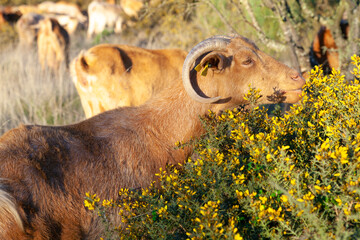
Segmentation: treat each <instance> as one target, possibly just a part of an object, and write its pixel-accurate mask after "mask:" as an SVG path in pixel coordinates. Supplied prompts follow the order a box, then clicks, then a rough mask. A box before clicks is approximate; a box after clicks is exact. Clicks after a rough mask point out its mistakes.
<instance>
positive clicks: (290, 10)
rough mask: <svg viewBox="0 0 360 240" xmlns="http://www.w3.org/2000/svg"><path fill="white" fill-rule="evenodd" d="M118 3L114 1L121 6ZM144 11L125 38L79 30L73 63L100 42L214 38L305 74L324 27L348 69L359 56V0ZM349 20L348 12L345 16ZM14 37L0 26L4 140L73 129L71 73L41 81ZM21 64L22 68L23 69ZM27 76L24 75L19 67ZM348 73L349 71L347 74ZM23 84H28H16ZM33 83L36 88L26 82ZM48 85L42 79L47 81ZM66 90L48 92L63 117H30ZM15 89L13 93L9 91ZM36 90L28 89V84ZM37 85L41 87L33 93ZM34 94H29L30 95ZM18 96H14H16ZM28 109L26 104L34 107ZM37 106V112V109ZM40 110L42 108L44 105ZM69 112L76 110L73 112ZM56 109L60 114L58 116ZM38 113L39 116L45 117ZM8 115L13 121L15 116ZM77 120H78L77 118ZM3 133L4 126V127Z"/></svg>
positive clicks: (189, 4)
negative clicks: (25, 126) (40, 128)
mask: <svg viewBox="0 0 360 240" xmlns="http://www.w3.org/2000/svg"><path fill="white" fill-rule="evenodd" d="M67 1H68V2H72V3H76V4H78V5H79V6H80V7H81V9H82V10H83V11H84V12H86V9H87V6H88V4H89V3H90V2H91V0H67ZM120 1H121V0H115V2H116V3H117V4H119V3H120ZM40 2H43V1H42V0H0V6H18V5H22V4H26V5H36V4H38V3H40ZM143 3H144V7H143V9H142V10H141V12H140V14H139V18H138V19H137V20H136V21H135V22H134V23H133V24H131V25H130V24H129V26H128V27H127V28H125V30H124V31H123V32H122V33H121V34H114V33H113V32H112V31H111V30H110V31H109V30H107V31H104V32H103V33H102V34H98V35H97V36H95V37H94V38H93V39H90V40H88V39H86V29H81V30H78V31H77V32H76V33H75V34H74V35H72V36H71V46H70V58H71V59H73V58H74V57H75V56H77V55H78V54H79V52H80V51H81V50H83V49H88V48H90V47H92V46H94V45H96V44H100V43H118V44H131V45H137V46H140V47H146V48H170V47H176V48H181V49H184V50H190V49H191V48H192V47H193V46H194V45H195V44H197V43H198V42H200V41H201V40H203V39H205V38H207V37H210V36H212V35H217V34H232V33H235V34H240V35H243V36H245V37H248V38H250V39H252V40H254V42H255V43H256V44H257V45H258V46H259V48H260V49H261V50H263V51H264V52H267V53H268V54H269V55H272V56H274V57H275V58H277V59H278V60H280V61H282V62H284V63H285V64H287V65H289V66H291V67H294V68H296V69H298V70H299V71H301V72H308V71H309V70H310V69H311V66H310V61H309V52H310V47H311V43H312V41H313V39H314V37H315V35H316V33H317V32H318V30H319V28H320V26H322V25H325V26H327V27H328V28H329V29H330V30H331V33H332V34H333V36H334V39H335V42H336V44H337V46H338V47H339V50H338V51H339V54H340V61H341V66H342V69H343V70H346V69H347V66H348V65H349V64H348V63H349V61H350V56H351V55H352V54H354V53H358V52H359V51H358V49H359V38H360V37H359V35H360V33H359V29H360V26H359V18H360V13H359V4H360V3H359V1H355V0H320V1H315V0H279V1H277V0H252V1H249V0H226V1H225V0H143ZM344 13H346V14H345V15H344ZM344 16H345V17H346V18H347V20H348V21H349V25H350V31H349V36H348V38H347V39H344V38H342V35H341V30H340V27H339V23H340V21H341V19H342V18H343V17H344ZM17 42H18V37H17V32H16V30H15V27H14V26H13V25H11V24H10V25H6V24H5V25H1V27H0V59H1V60H0V76H1V78H0V84H1V86H2V87H1V88H0V91H1V93H0V94H1V95H0V101H2V103H1V108H0V133H2V132H4V131H6V130H7V129H8V128H11V127H15V126H17V125H18V124H19V123H38V124H68V123H71V122H74V121H78V120H81V119H83V118H84V114H83V112H82V109H81V107H80V104H78V103H77V104H70V105H69V104H68V102H71V103H74V102H76V101H77V102H79V99H78V96H77V94H76V91H75V89H74V86H73V85H72V82H71V77H70V74H69V72H68V71H67V70H66V69H64V71H63V73H62V80H61V81H60V80H59V78H58V77H54V76H52V75H41V74H39V72H40V71H41V70H40V68H39V66H38V64H36V61H37V60H36V61H35V59H36V54H37V53H36V52H35V51H34V52H32V53H31V54H30V55H29V53H26V52H23V51H21V50H20V51H18V49H17V47H16V46H17ZM23 64H24V65H23ZM20 67H21V68H22V69H27V70H24V71H19V68H20ZM344 73H346V71H344ZM19 79H23V80H22V82H19ZM29 79H31V81H30V80H29ZM44 79H45V80H44ZM44 81H45V82H50V83H51V82H54V83H55V82H56V84H58V83H60V82H61V84H63V85H62V86H63V87H61V88H64V89H67V90H66V91H65V90H61V92H59V86H57V85H56V84H54V85H53V86H52V87H51V88H48V89H47V92H50V91H54V92H52V94H50V95H51V96H58V95H59V94H64V95H65V96H66V97H64V98H63V97H60V98H59V99H63V101H65V102H61V103H60V102H59V103H58V105H52V106H51V108H50V109H49V111H54V112H64V113H63V114H62V117H63V118H61V119H58V121H53V120H54V119H57V118H59V115H57V117H55V118H50V119H52V120H51V121H49V117H48V116H46V115H48V113H46V114H45V113H44V114H37V115H30V114H28V113H29V112H39V111H38V110H35V109H36V108H40V109H42V108H43V106H42V105H43V102H48V101H49V100H48V99H46V98H45V99H44V100H42V101H40V99H42V98H43V97H46V95H45V94H41V90H39V89H41V88H42V86H45V85H44V84H43V82H44ZM9 84H13V85H14V86H12V87H9V88H8V89H12V90H11V91H10V90H8V89H5V87H4V86H6V85H9ZM28 84H29V85H30V86H31V87H28V86H27V85H28ZM32 86H37V87H36V88H34V87H32ZM29 89H33V90H32V91H33V92H31V94H30V93H26V92H28V91H29ZM15 91H16V92H15ZM17 96H29V97H30V96H32V97H33V98H34V101H33V102H34V104H33V105H32V106H31V108H35V109H34V110H31V111H25V112H24V111H18V112H17V113H14V109H18V108H16V107H15V106H14V104H15V103H16V102H17ZM25 102H27V103H29V102H31V101H30V100H28V99H27V100H26V101H25ZM36 103H39V106H36ZM40 105H41V106H40ZM64 106H72V107H75V108H73V109H69V108H64ZM57 107H59V109H56V108H57ZM40 112H41V111H40ZM10 113H11V114H10ZM74 113H76V114H75V115H74ZM5 122H6V123H7V124H6V127H1V126H2V124H3V123H5Z"/></svg>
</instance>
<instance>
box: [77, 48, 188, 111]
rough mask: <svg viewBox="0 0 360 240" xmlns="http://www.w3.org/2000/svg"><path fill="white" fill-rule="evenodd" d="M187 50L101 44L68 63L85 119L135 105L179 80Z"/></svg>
mask: <svg viewBox="0 0 360 240" xmlns="http://www.w3.org/2000/svg"><path fill="white" fill-rule="evenodd" d="M186 54H187V53H186V52H185V51H182V50H179V49H162V50H149V49H144V48H139V47H134V46H128V45H113V44H102V45H98V46H95V47H93V48H91V49H89V50H88V51H86V52H81V53H80V54H79V56H78V57H77V58H75V59H74V61H73V62H72V63H71V74H72V80H73V82H74V84H75V87H76V89H77V91H78V93H79V95H80V99H81V103H82V106H83V109H84V112H85V115H86V117H87V118H89V117H92V116H94V115H96V114H99V113H101V112H104V111H107V110H110V109H114V108H115V107H120V106H138V105H140V104H143V103H144V102H145V101H146V100H148V99H149V98H150V97H151V96H154V95H156V94H158V93H159V92H160V91H161V90H162V89H164V88H167V87H170V86H172V85H174V83H175V81H181V69H182V64H183V63H184V60H185V57H186Z"/></svg>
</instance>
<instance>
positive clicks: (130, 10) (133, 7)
mask: <svg viewBox="0 0 360 240" xmlns="http://www.w3.org/2000/svg"><path fill="white" fill-rule="evenodd" d="M120 5H121V7H122V8H123V9H124V12H125V13H126V15H128V16H129V17H135V18H137V17H138V13H139V11H140V9H141V8H142V7H143V5H144V4H143V3H142V2H141V1H139V0H121V1H120Z"/></svg>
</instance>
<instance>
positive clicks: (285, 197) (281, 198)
mask: <svg viewBox="0 0 360 240" xmlns="http://www.w3.org/2000/svg"><path fill="white" fill-rule="evenodd" d="M280 200H281V201H282V202H284V203H286V202H287V201H288V197H287V196H286V195H282V196H281V197H280Z"/></svg>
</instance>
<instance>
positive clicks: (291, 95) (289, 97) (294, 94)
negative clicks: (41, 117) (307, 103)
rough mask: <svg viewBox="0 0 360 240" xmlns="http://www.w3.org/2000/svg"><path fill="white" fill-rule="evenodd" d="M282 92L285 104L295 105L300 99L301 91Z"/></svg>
mask: <svg viewBox="0 0 360 240" xmlns="http://www.w3.org/2000/svg"><path fill="white" fill-rule="evenodd" d="M283 92H284V96H285V97H286V99H285V102H287V103H297V102H298V101H299V100H300V99H301V97H302V92H303V90H302V89H301V88H299V89H293V90H284V91H283Z"/></svg>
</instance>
